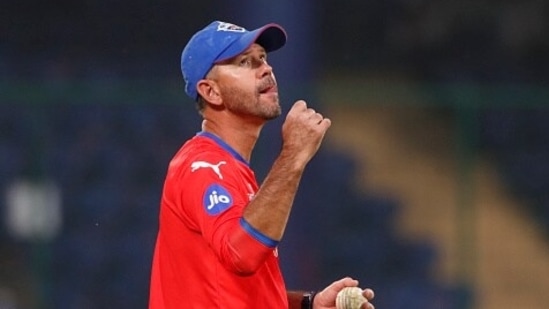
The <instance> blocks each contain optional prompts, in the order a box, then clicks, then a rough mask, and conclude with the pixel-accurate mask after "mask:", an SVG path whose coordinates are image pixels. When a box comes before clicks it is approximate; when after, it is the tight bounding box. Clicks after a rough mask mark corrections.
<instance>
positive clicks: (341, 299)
mask: <svg viewBox="0 0 549 309" xmlns="http://www.w3.org/2000/svg"><path fill="white" fill-rule="evenodd" d="M365 302H367V300H366V298H365V297H364V295H362V289H361V288H359V287H346V288H343V290H341V291H339V293H337V297H336V308H337V309H360V307H361V306H362V304H364V303H365Z"/></svg>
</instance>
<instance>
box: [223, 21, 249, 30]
mask: <svg viewBox="0 0 549 309" xmlns="http://www.w3.org/2000/svg"><path fill="white" fill-rule="evenodd" d="M217 31H229V32H246V29H244V28H242V27H240V26H237V25H234V24H231V23H226V22H219V24H218V25H217Z"/></svg>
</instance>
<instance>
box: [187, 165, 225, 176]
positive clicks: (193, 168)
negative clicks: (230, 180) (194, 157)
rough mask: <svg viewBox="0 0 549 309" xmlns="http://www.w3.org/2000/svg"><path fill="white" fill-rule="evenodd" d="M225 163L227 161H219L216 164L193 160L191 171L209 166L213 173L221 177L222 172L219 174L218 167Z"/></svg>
mask: <svg viewBox="0 0 549 309" xmlns="http://www.w3.org/2000/svg"><path fill="white" fill-rule="evenodd" d="M225 163H227V162H225V161H219V162H218V163H217V164H212V163H210V162H206V161H194V162H193V163H191V172H194V171H196V170H197V169H200V168H211V169H212V170H213V171H214V173H216V174H217V177H219V179H223V174H221V169H220V168H219V167H220V166H221V165H223V164H225Z"/></svg>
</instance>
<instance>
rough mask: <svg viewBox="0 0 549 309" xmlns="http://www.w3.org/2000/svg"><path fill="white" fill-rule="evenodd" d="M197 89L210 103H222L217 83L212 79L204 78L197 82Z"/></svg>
mask: <svg viewBox="0 0 549 309" xmlns="http://www.w3.org/2000/svg"><path fill="white" fill-rule="evenodd" d="M196 91H197V92H198V94H200V96H201V97H202V98H203V99H204V100H205V101H206V102H208V103H210V104H213V105H221V103H222V99H221V94H220V93H219V87H218V86H217V83H216V82H215V81H213V80H211V79H202V80H200V81H199V82H198V83H197V84H196Z"/></svg>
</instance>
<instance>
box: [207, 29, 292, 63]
mask: <svg viewBox="0 0 549 309" xmlns="http://www.w3.org/2000/svg"><path fill="white" fill-rule="evenodd" d="M286 39H287V36H286V31H285V30H284V28H282V27H281V26H280V25H278V24H274V23H271V24H267V25H265V26H263V27H261V28H258V29H256V30H253V31H250V32H248V33H246V34H244V35H242V36H241V37H240V38H239V39H238V40H236V41H234V42H233V43H232V44H231V45H230V46H229V47H227V49H226V50H225V51H223V53H221V54H220V55H219V56H218V57H217V59H216V61H215V62H220V61H223V60H227V59H230V58H233V57H235V56H238V55H240V54H241V53H243V52H244V51H245V50H246V49H248V48H249V47H250V46H251V45H252V44H253V43H257V44H259V45H261V47H263V48H264V49H265V51H266V52H272V51H275V50H277V49H279V48H281V47H282V46H284V44H286Z"/></svg>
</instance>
